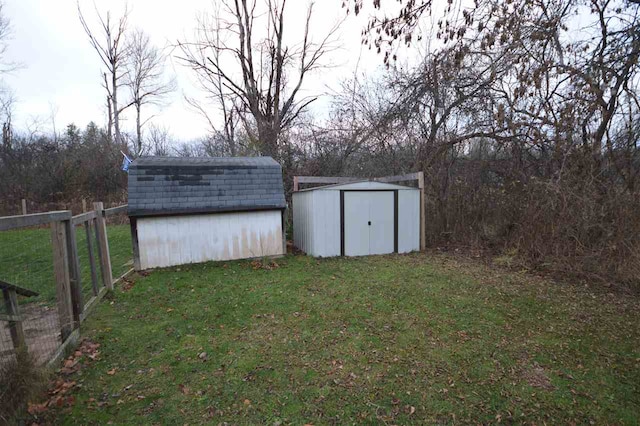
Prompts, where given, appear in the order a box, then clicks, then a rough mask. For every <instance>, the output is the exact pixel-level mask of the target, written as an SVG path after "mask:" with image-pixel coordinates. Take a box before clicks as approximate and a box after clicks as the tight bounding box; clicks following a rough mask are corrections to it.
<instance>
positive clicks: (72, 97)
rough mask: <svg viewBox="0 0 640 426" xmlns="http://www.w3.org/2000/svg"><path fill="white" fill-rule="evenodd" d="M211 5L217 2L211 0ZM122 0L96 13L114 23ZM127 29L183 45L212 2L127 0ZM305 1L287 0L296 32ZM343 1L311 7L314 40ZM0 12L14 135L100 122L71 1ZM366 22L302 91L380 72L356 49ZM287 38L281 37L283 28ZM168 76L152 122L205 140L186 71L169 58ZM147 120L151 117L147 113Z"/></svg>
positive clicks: (88, 6)
mask: <svg viewBox="0 0 640 426" xmlns="http://www.w3.org/2000/svg"><path fill="white" fill-rule="evenodd" d="M214 1H215V0H214ZM125 3H126V2H125V1H124V0H110V1H109V0H96V5H97V8H98V9H99V10H100V11H103V12H104V11H106V10H108V9H110V10H111V11H112V13H113V14H114V15H116V16H117V14H118V13H120V12H121V11H122V10H123V9H124V5H125ZM128 3H129V9H130V11H131V13H130V27H138V28H141V29H143V30H144V31H145V32H147V33H148V34H149V36H150V37H151V40H152V41H153V43H154V44H156V45H157V46H167V45H171V44H175V42H176V41H177V40H185V39H189V38H190V37H191V36H192V34H193V31H194V28H195V26H196V16H197V15H198V13H202V12H207V11H211V10H212V8H213V6H212V4H213V2H212V1H211V0H189V1H181V2H176V1H157V0H156V1H154V0H135V1H129V2H128ZM307 5H308V2H307V1H306V0H295V1H293V0H290V1H289V2H288V6H287V11H286V12H285V13H286V16H287V18H288V19H291V21H289V22H292V23H293V24H291V25H292V30H291V32H292V33H294V32H295V30H296V28H295V25H298V27H300V24H301V22H303V21H304V14H305V10H306V7H307ZM340 5H341V0H321V1H317V2H316V5H315V9H314V14H313V19H312V29H313V31H312V34H313V36H315V37H321V36H323V35H324V34H326V32H327V31H329V30H330V29H331V28H332V26H334V25H335V24H336V23H337V22H338V21H340V20H343V19H344V15H345V12H344V9H342V8H341V7H340ZM81 7H82V8H83V11H85V15H86V16H87V18H88V20H90V19H92V18H93V17H94V15H95V11H94V8H93V1H91V0H85V1H81ZM4 12H5V14H6V16H7V17H8V19H9V20H10V21H11V26H12V31H13V34H12V39H11V40H10V41H9V49H8V52H7V60H9V61H12V62H18V63H20V64H22V66H23V67H22V68H21V69H19V70H17V71H16V72H14V73H12V74H11V75H9V76H6V77H5V83H6V85H8V86H9V87H10V88H11V89H12V91H13V92H14V94H15V97H16V98H17V105H16V108H15V112H14V118H13V121H14V125H15V126H16V127H17V128H18V129H19V130H25V129H27V128H29V127H31V128H33V126H34V124H33V123H36V122H37V123H39V127H40V129H41V130H42V131H49V130H50V129H51V127H52V120H51V117H52V116H55V124H56V127H57V129H58V131H61V130H63V129H64V127H65V126H66V125H67V124H68V123H75V124H76V125H78V126H79V127H84V126H85V125H86V124H87V123H88V122H90V121H95V122H96V123H98V124H99V125H104V123H105V122H106V119H105V117H106V107H105V93H104V89H103V88H102V87H101V85H100V81H101V72H102V71H101V70H102V68H101V63H100V60H99V58H98V56H97V54H96V52H95V51H94V50H93V49H92V47H91V46H90V45H89V41H88V40H87V36H86V34H85V33H84V31H83V29H82V26H81V25H80V22H79V20H78V12H77V6H76V1H75V0H56V1H51V0H5V8H4ZM364 19H365V17H361V18H360V19H358V20H354V19H352V18H350V19H348V20H347V21H346V22H344V23H343V25H342V26H341V27H340V30H339V33H338V34H337V36H336V39H337V43H338V45H339V47H340V49H339V50H338V51H336V52H334V53H333V54H332V55H331V56H330V57H328V58H327V59H326V62H327V63H328V64H330V65H332V67H331V68H329V69H326V70H323V72H321V73H317V74H315V75H312V76H310V78H309V79H308V80H307V81H306V83H307V84H305V88H306V92H307V93H306V94H323V93H327V92H329V91H331V90H332V89H335V88H337V86H338V83H339V81H340V80H341V79H344V78H349V77H350V76H352V75H353V73H354V70H355V69H356V65H357V66H358V70H359V71H361V72H366V73H374V72H377V71H376V70H379V69H380V65H381V58H380V57H378V56H376V55H375V54H373V53H371V52H369V51H368V50H366V49H362V48H361V45H360V32H361V29H362V23H363V22H364ZM285 31H287V30H286V29H285ZM359 59H360V60H359ZM167 71H168V72H170V73H173V74H175V75H176V79H177V83H178V90H177V91H176V92H175V94H174V95H172V96H171V97H170V99H168V101H167V103H168V105H166V106H164V107H163V108H162V109H160V110H154V111H153V113H154V114H157V115H156V117H155V118H154V119H153V121H154V122H155V123H157V124H162V125H165V126H167V127H168V128H169V129H170V131H171V133H172V134H173V135H174V137H176V138H177V139H179V140H189V139H194V138H197V137H200V136H203V135H204V134H205V133H206V123H205V121H204V120H203V119H202V118H201V117H200V116H199V115H198V114H197V113H196V112H195V111H193V110H192V109H190V108H189V107H188V105H187V104H186V102H185V101H184V99H183V97H184V95H185V94H187V95H189V96H197V95H198V93H199V92H198V91H197V90H196V89H195V86H194V85H193V83H192V75H191V71H190V70H188V69H187V68H185V67H184V66H182V65H181V64H180V62H179V61H178V60H176V59H175V58H172V60H171V62H169V63H168V69H167ZM327 104H328V97H326V96H325V97H324V98H322V99H320V101H318V102H317V103H316V104H315V105H314V106H313V112H314V113H315V114H317V115H322V114H323V113H326V111H327ZM147 112H148V113H150V112H151V111H150V110H148V111H147ZM123 125H124V128H125V130H129V131H130V130H132V128H133V120H132V119H131V118H128V119H127V120H126V122H125V123H123Z"/></svg>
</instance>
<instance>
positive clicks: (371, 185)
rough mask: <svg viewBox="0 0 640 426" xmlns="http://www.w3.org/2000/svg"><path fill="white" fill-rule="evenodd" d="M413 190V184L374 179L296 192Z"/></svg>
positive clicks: (415, 189)
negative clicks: (406, 184)
mask: <svg viewBox="0 0 640 426" xmlns="http://www.w3.org/2000/svg"><path fill="white" fill-rule="evenodd" d="M396 189H397V190H400V191H402V190H409V191H411V190H414V191H417V190H418V188H415V187H413V186H405V185H397V184H394V183H386V182H377V181H374V180H365V179H363V180H361V181H355V182H349V183H337V184H332V185H323V186H316V187H313V188H303V189H300V190H299V191H298V192H304V191H342V190H347V191H350V190H353V191H357V190H363V191H375V190H396Z"/></svg>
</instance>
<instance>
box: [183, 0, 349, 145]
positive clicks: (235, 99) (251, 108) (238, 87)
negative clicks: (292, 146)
mask: <svg viewBox="0 0 640 426" xmlns="http://www.w3.org/2000/svg"><path fill="white" fill-rule="evenodd" d="M285 4H286V0H282V1H281V2H280V1H276V0H267V1H266V2H265V3H264V5H265V7H266V12H264V13H261V11H258V10H257V9H258V0H233V1H231V0H228V1H225V2H224V3H223V7H224V9H225V12H226V13H227V14H228V15H229V16H230V18H229V19H222V18H219V17H218V18H217V19H215V20H214V21H213V22H212V28H209V27H208V26H207V25H206V24H208V23H207V22H205V21H200V28H199V29H198V32H197V39H196V40H195V41H193V42H184V43H179V46H180V47H181V50H182V56H181V59H183V60H184V61H185V63H186V64H187V65H188V66H190V67H191V68H192V69H193V70H194V71H195V72H196V73H197V74H198V75H200V76H201V80H205V81H209V82H211V83H212V84H213V91H214V92H215V93H218V94H219V99H220V98H223V99H232V102H231V103H228V104H227V105H229V106H230V107H229V108H228V109H227V112H224V111H223V114H225V115H226V117H225V120H226V119H227V118H229V116H231V114H232V112H233V111H237V112H238V113H239V114H238V115H239V117H238V119H239V120H240V121H241V122H242V123H243V125H244V127H245V130H246V131H247V133H249V134H251V135H252V137H253V139H254V140H255V141H256V145H257V146H259V151H260V152H261V153H262V154H264V155H271V156H277V155H278V148H279V145H278V143H279V137H280V134H281V132H282V131H283V130H284V129H287V128H288V127H290V126H291V125H292V123H293V122H294V121H295V120H296V118H297V117H298V116H299V114H300V113H301V112H302V111H303V110H304V109H305V108H306V107H307V106H308V105H309V104H310V103H312V102H313V101H314V100H315V99H316V98H315V97H303V96H301V95H300V89H301V88H302V85H303V83H304V79H305V77H306V76H307V75H308V74H309V73H310V72H311V71H313V70H315V69H317V68H318V67H320V66H321V59H322V58H323V57H324V56H325V55H326V54H327V52H328V51H330V50H331V38H332V36H333V35H334V33H335V31H336V29H337V27H334V29H333V30H331V31H330V32H329V33H328V34H327V35H326V36H325V37H324V38H323V39H322V40H321V41H320V42H318V43H315V42H313V41H312V38H311V35H310V24H311V16H312V11H313V4H311V5H310V6H309V8H308V10H307V15H306V20H305V26H304V33H303V37H302V41H301V42H300V43H299V44H298V45H291V46H288V45H286V44H285V41H284V40H285V39H284V31H285V22H286V21H285V14H284V12H285ZM259 21H262V24H258V22H259ZM203 24H205V25H203ZM256 28H258V29H259V30H256ZM262 29H264V31H265V33H266V35H265V36H264V37H260V35H259V31H260V30H262ZM221 32H224V34H225V35H226V36H227V37H225V38H222V37H220V34H221ZM220 89H223V90H220ZM220 92H223V93H220ZM225 108H227V107H224V108H223V109H225ZM251 120H253V124H254V126H252V125H251V124H252V123H250V121H251ZM254 128H255V131H254V130H253V129H254Z"/></svg>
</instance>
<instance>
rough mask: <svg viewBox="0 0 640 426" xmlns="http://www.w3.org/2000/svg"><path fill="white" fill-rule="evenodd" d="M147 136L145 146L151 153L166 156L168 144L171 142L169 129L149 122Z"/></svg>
mask: <svg viewBox="0 0 640 426" xmlns="http://www.w3.org/2000/svg"><path fill="white" fill-rule="evenodd" d="M148 133H149V134H148V136H147V146H148V147H149V152H150V153H151V155H155V156H157V157H166V156H168V155H169V145H170V144H171V135H170V134H169V129H167V128H166V127H164V126H158V125H155V124H151V125H150V126H149V132H148Z"/></svg>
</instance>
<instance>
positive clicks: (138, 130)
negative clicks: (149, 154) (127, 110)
mask: <svg viewBox="0 0 640 426" xmlns="http://www.w3.org/2000/svg"><path fill="white" fill-rule="evenodd" d="M141 106H142V105H140V103H136V137H137V144H138V155H141V154H142V126H141V125H140V109H141V108H140V107H141Z"/></svg>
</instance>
